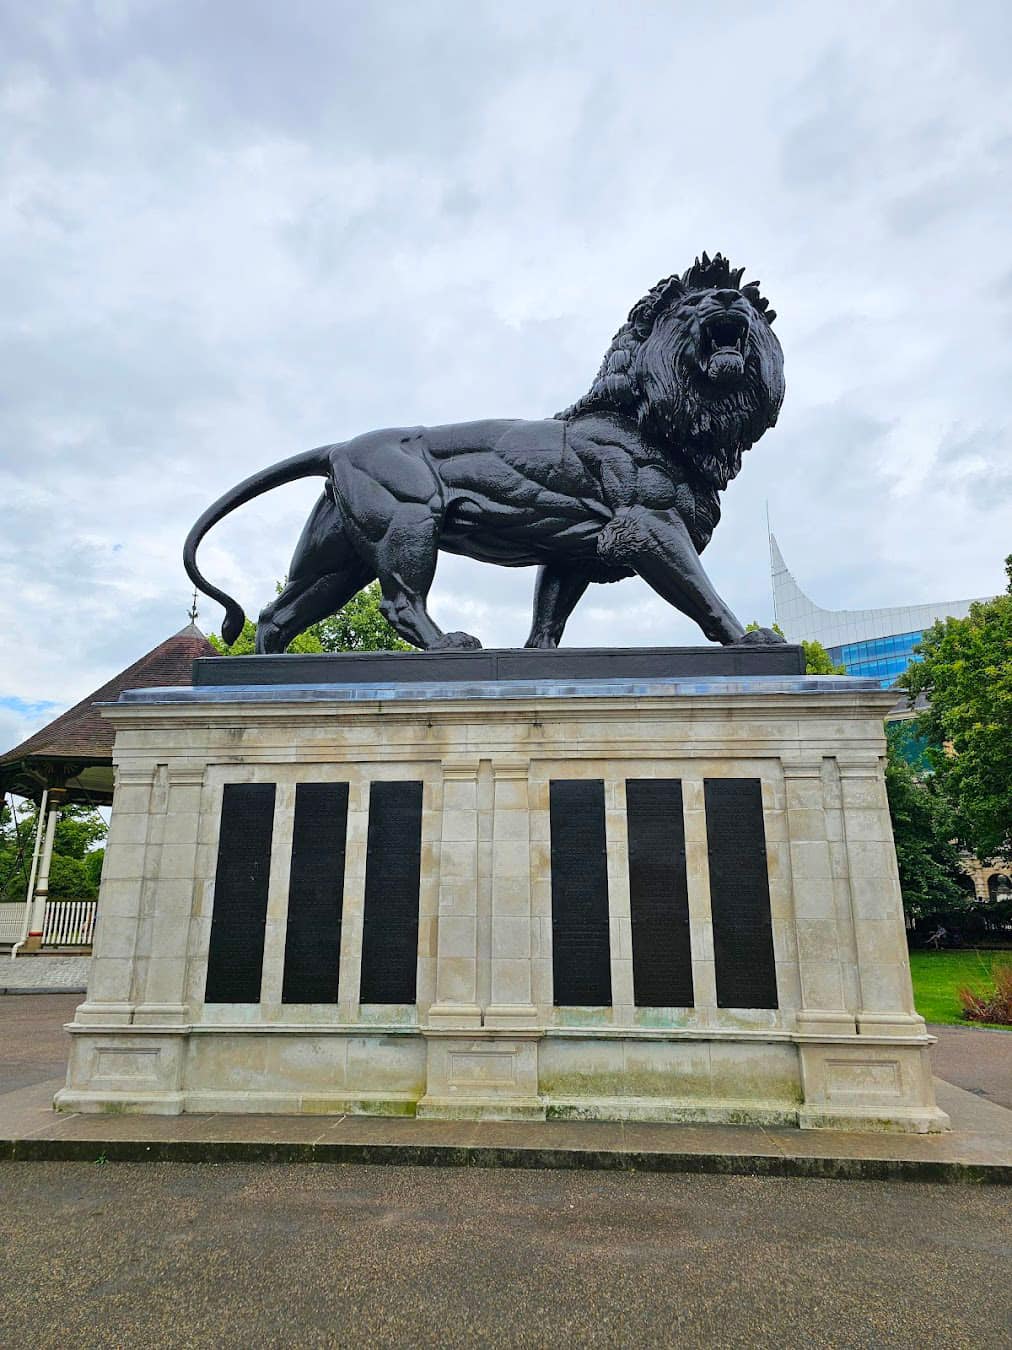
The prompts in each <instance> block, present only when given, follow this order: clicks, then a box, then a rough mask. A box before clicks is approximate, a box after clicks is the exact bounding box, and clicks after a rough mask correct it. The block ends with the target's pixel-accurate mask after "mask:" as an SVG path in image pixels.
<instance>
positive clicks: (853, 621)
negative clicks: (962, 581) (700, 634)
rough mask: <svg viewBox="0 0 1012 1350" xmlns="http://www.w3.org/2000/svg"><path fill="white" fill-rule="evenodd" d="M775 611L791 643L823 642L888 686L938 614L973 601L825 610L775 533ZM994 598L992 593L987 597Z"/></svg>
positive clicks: (961, 611)
mask: <svg viewBox="0 0 1012 1350" xmlns="http://www.w3.org/2000/svg"><path fill="white" fill-rule="evenodd" d="M770 567H771V570H772V573H773V612H774V615H775V617H776V621H777V623H778V624H779V625H780V627H781V628H782V629H783V632H784V636H785V637H786V638H787V640H788V642H800V641H801V640H802V639H805V640H807V641H808V642H812V641H815V642H821V643H822V645H823V646H824V647H825V648H826V650H827V651H828V652H829V655H830V657H831V659H832V660H833V662H834V664H836V665H842V666H844V667H845V668H846V671H847V674H848V675H864V676H871V677H873V678H874V679H877V680H878V681H879V682H880V684H881V685H882V687H883V689H887V688H888V687H889V686H890V685H891V684H893V682H894V681H895V680H896V677H897V676H898V675H901V674H902V673H903V671H904V670H905V669H906V668H907V666H908V665H909V664H910V662H911V660H912V659H914V647H915V646H916V645H917V643H918V642H920V640H921V636H922V634H923V633H924V630H925V629H926V628H930V627H931V625H932V624H933V623H935V621H936V620H938V619H950V618H951V619H963V618H965V617H966V615H967V614H969V612H970V606H971V605H972V604H973V603H974V602H973V601H972V600H951V601H948V602H947V603H943V604H937V605H897V606H895V607H892V608H889V609H822V608H821V606H819V605H817V604H815V602H814V601H813V600H809V598H808V596H807V595H806V594H805V593H804V591H803V590H802V589H801V587H800V586H799V585H798V583H797V582H796V581H795V580H794V578H793V576H792V575H791V573H790V572H789V571H788V570H787V564H786V563H785V562H784V558H783V554H782V553H781V552H780V548H779V546H778V544H777V541H776V540H775V539H774V538H773V536H772V535H770ZM983 598H990V597H983Z"/></svg>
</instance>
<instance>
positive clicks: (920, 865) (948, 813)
mask: <svg viewBox="0 0 1012 1350" xmlns="http://www.w3.org/2000/svg"><path fill="white" fill-rule="evenodd" d="M907 734H908V733H907V724H905V723H894V724H892V725H890V726H888V727H887V728H886V745H887V758H886V771H885V779H886V790H887V791H888V794H889V814H890V815H891V817H892V826H893V839H894V840H895V842H896V862H897V865H898V867H899V874H900V889H901V890H902V892H903V909H904V912H905V913H906V915H907V917H908V918H909V919H910V920H911V921H912V922H916V921H917V920H918V919H920V918H923V917H924V916H925V915H927V914H943V913H949V912H951V911H953V910H961V909H965V908H967V906H968V904H969V902H970V896H969V891H968V888H967V876H966V873H965V872H964V871H963V868H962V866H961V864H960V858H959V849H958V848H957V846H956V844H955V843H954V842H953V841H954V839H955V834H956V826H955V817H954V813H953V810H952V807H951V805H950V803H949V802H948V801H947V800H946V798H945V796H944V795H943V793H942V792H941V791H940V790H939V786H938V784H937V782H936V781H935V779H934V776H933V775H931V774H924V773H918V772H917V770H916V769H915V768H914V767H913V766H912V765H911V764H910V763H909V762H908V761H907V759H906V757H905V753H904V744H903V741H904V737H905V736H906V735H907Z"/></svg>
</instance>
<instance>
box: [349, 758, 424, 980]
mask: <svg viewBox="0 0 1012 1350" xmlns="http://www.w3.org/2000/svg"><path fill="white" fill-rule="evenodd" d="M421 862H422V784H421V783H373V784H372V787H371V788H370V791H369V836H368V843H367V845H366V863H365V919H364V922H363V929H362V978H361V984H360V988H359V1001H360V1002H361V1003H414V1001H415V988H416V980H417V972H418V886H419V879H420V874H421Z"/></svg>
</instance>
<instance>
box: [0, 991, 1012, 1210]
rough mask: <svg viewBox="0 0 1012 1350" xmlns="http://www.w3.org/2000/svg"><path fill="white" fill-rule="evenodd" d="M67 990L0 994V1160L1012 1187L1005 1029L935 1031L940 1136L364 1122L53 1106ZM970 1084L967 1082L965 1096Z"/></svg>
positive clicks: (69, 1010)
mask: <svg viewBox="0 0 1012 1350" xmlns="http://www.w3.org/2000/svg"><path fill="white" fill-rule="evenodd" d="M76 1002H77V998H76V996H73V995H68V994H66V993H64V994H62V996H61V995H59V994H55V993H53V994H48V995H45V996H38V997H31V996H26V997H11V998H5V999H0V1161H10V1160H27V1161H46V1160H49V1161H82V1160H83V1161H91V1162H93V1161H95V1160H96V1159H97V1158H106V1159H108V1160H109V1161H123V1162H130V1161H152V1162H165V1161H177V1162H321V1163H322V1162H329V1163H395V1164H414V1165H420V1166H435V1167H523V1168H558V1169H568V1170H584V1169H586V1170H607V1171H640V1172H646V1171H650V1172H690V1173H691V1172H695V1173H712V1174H723V1175H739V1176H742V1175H743V1176H795V1177H815V1178H819V1177H821V1178H838V1179H841V1180H907V1181H940V1182H981V1181H986V1182H991V1183H999V1184H1006V1185H1007V1184H1009V1183H1010V1182H1012V1110H1008V1109H1006V1108H1005V1107H1004V1106H1002V1105H1000V1104H999V1102H1001V1101H1009V1102H1010V1103H1012V1032H1002V1031H984V1030H978V1029H976V1028H971V1027H966V1028H962V1027H933V1028H931V1030H932V1031H933V1032H935V1033H937V1034H938V1036H939V1041H938V1044H937V1045H936V1046H935V1047H934V1050H933V1054H934V1056H935V1067H936V1069H939V1068H940V1069H942V1070H943V1071H944V1072H946V1073H949V1074H951V1075H952V1076H954V1077H959V1078H960V1080H961V1082H962V1083H963V1084H964V1085H965V1086H964V1087H956V1086H954V1085H953V1084H952V1083H950V1082H946V1081H943V1080H942V1079H939V1078H936V1079H935V1090H936V1093H937V1099H938V1104H939V1106H940V1107H941V1108H942V1110H943V1111H945V1112H946V1113H947V1114H948V1115H949V1117H950V1118H951V1120H952V1124H953V1129H952V1131H951V1132H949V1133H947V1134H935V1135H909V1134H905V1135H898V1134H864V1133H862V1134H855V1133H850V1132H846V1133H845V1132H842V1131H830V1130H819V1131H810V1130H797V1129H771V1128H759V1127H745V1126H728V1125H647V1124H631V1123H626V1124H619V1123H612V1124H609V1123H602V1122H585V1121H548V1122H542V1123H537V1124H532V1123H518V1122H491V1121H485V1122H467V1121H442V1120H409V1119H390V1118H385V1119H375V1118H368V1117H363V1116H256V1115H242V1116H228V1115H197V1114H188V1115H183V1116H172V1117H168V1116H135V1115H80V1114H69V1113H68V1114H60V1113H57V1112H54V1111H53V1109H52V1101H53V1096H54V1095H55V1093H56V1091H57V1090H58V1089H59V1088H60V1087H62V1086H63V1082H64V1077H63V1064H64V1061H65V1059H66V1055H67V1049H68V1044H67V1042H68V1037H67V1036H66V1033H65V1032H64V1031H63V1024H64V1023H65V1022H67V1021H69V1020H70V1018H71V1017H72V1016H73V1010H74V1006H75V1004H76ZM967 1089H969V1090H967Z"/></svg>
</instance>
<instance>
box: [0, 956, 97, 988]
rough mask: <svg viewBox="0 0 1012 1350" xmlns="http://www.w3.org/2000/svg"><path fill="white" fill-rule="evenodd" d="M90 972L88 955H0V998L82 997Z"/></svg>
mask: <svg viewBox="0 0 1012 1350" xmlns="http://www.w3.org/2000/svg"><path fill="white" fill-rule="evenodd" d="M90 969H91V957H90V956H60V955H52V956H50V955H48V954H43V955H40V956H18V957H16V958H13V959H12V958H11V957H10V956H0V995H2V994H45V993H49V992H50V991H52V992H53V993H56V994H83V993H84V992H85V990H86V989H87V987H88V972H89V970H90Z"/></svg>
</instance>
